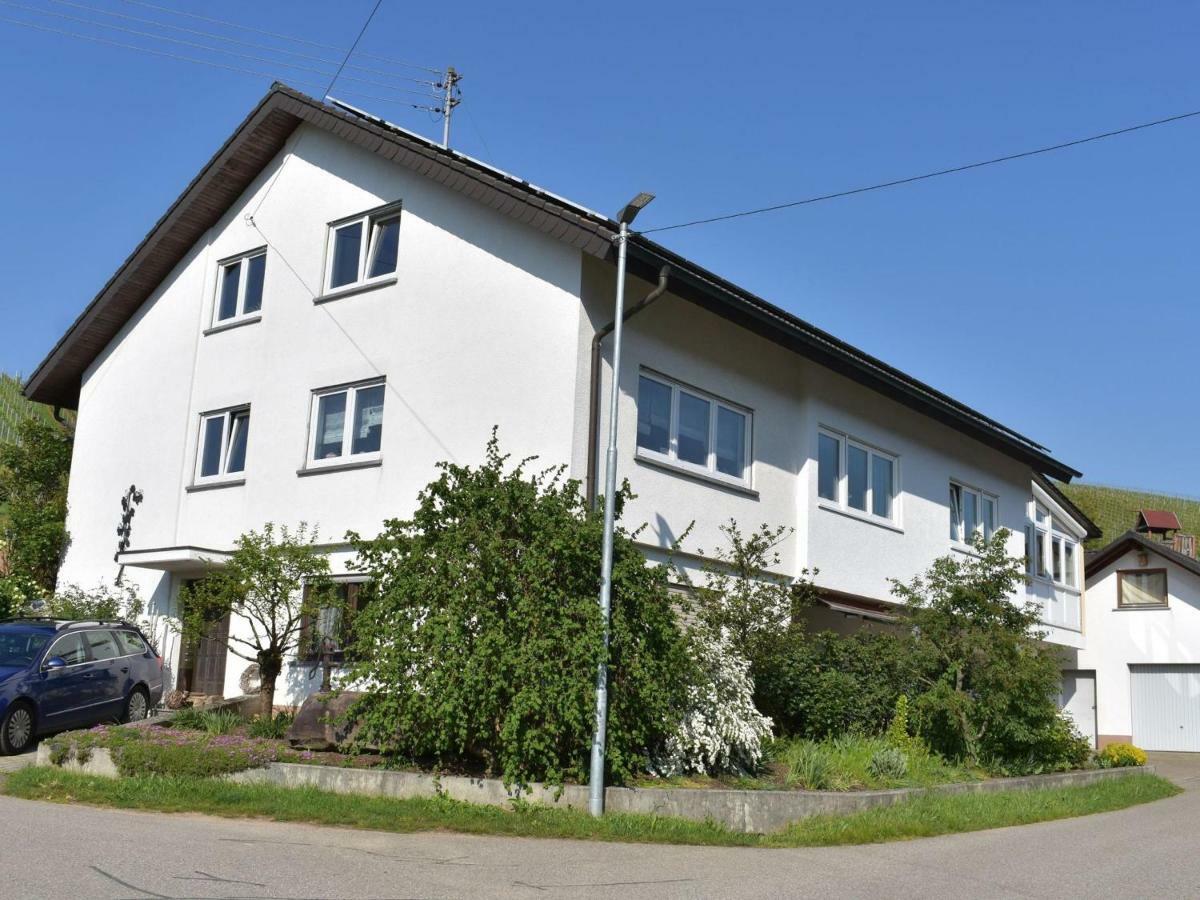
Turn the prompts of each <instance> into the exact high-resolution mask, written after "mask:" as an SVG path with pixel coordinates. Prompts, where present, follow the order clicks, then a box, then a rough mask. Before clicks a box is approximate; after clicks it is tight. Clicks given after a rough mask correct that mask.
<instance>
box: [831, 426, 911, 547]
mask: <svg viewBox="0 0 1200 900" xmlns="http://www.w3.org/2000/svg"><path fill="white" fill-rule="evenodd" d="M821 435H825V437H827V438H832V439H833V440H835V441H837V444H838V484H837V500H830V499H828V498H827V497H822V496H821V494H820V485H821V472H820V466H821V438H820V436H821ZM851 446H853V447H857V448H858V449H859V450H863V451H865V452H866V454H867V493H866V506H867V508H866V509H865V510H862V509H859V508H858V507H856V506H851V505H850V502H849V501H850V471H849V468H848V463H849V448H850V447H851ZM874 457H880V458H882V459H886V460H888V461H889V462H891V464H892V515H891V517H890V518H889V517H887V516H880V515H876V514H875V510H874V507H875V460H874ZM813 459H814V460H815V462H816V465H817V480H816V489H815V490H814V495H815V496H816V498H817V504H818V505H819V506H822V507H825V508H826V509H836V510H837V511H838V512H844V513H846V514H848V515H851V516H855V517H857V518H862V519H867V520H868V521H871V522H881V523H886V524H888V525H892V526H895V527H900V522H901V519H900V498H901V496H902V495H903V493H904V492H903V489H902V488H901V484H900V455H899V454H897V453H892V452H891V451H888V450H884V449H882V448H881V447H876V446H875V445H874V444H869V443H867V442H866V441H863V440H860V439H859V438H856V437H853V436H851V435H849V434H847V433H846V432H844V431H837V430H835V429H833V428H829V427H827V426H824V425H821V426H819V427H818V428H817V439H816V452H815V453H814V454H813Z"/></svg>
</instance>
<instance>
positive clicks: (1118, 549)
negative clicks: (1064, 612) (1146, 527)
mask: <svg viewBox="0 0 1200 900" xmlns="http://www.w3.org/2000/svg"><path fill="white" fill-rule="evenodd" d="M1130 550H1144V551H1146V552H1147V553H1154V554H1157V555H1158V556H1159V557H1161V558H1162V559H1164V560H1166V561H1167V562H1171V563H1174V564H1175V565H1177V566H1179V567H1180V568H1181V569H1186V570H1187V571H1188V572H1191V573H1192V574H1193V575H1198V576H1200V560H1195V559H1192V558H1191V557H1190V556H1187V555H1185V554H1183V553H1180V552H1179V551H1177V550H1175V549H1174V548H1172V547H1168V546H1167V545H1166V544H1164V543H1162V542H1161V541H1154V540H1151V539H1150V538H1148V537H1146V536H1145V535H1143V534H1138V533H1137V532H1136V531H1127V532H1125V533H1124V534H1123V535H1121V536H1120V537H1119V538H1117V539H1116V540H1115V541H1113V542H1112V543H1111V544H1108V545H1107V546H1106V547H1103V548H1101V549H1100V550H1097V551H1096V552H1095V553H1093V554H1091V555H1090V556H1088V557H1087V560H1086V562H1085V563H1084V567H1083V577H1084V580H1085V581H1086V580H1087V579H1088V578H1091V577H1093V576H1094V575H1098V574H1099V573H1100V572H1102V571H1103V570H1104V569H1106V568H1108V567H1109V566H1110V565H1112V564H1113V563H1114V562H1116V561H1117V560H1119V559H1120V558H1121V557H1122V556H1124V555H1125V554H1126V553H1128V552H1129V551H1130Z"/></svg>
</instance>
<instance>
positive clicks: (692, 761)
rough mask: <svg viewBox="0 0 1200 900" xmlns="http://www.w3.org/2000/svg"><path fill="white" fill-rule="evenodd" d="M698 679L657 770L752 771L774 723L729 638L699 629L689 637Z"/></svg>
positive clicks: (684, 772)
mask: <svg viewBox="0 0 1200 900" xmlns="http://www.w3.org/2000/svg"><path fill="white" fill-rule="evenodd" d="M690 638H691V640H690V645H691V646H690V650H691V654H692V657H693V660H694V661H695V663H696V670H697V679H696V682H695V683H693V684H692V685H691V686H690V687H689V688H688V704H687V709H686V711H685V713H684V716H683V718H682V720H681V721H680V723H679V725H678V726H677V728H676V729H675V732H674V733H673V734H672V735H671V736H670V737H669V738H668V739H667V742H666V745H665V747H664V748H663V751H662V753H661V754H660V755H659V756H658V758H657V759H655V760H654V764H653V770H654V772H655V773H656V774H658V775H660V776H663V777H670V776H673V775H692V774H707V775H719V774H724V773H738V774H740V773H749V772H753V771H754V770H755V769H756V768H758V764H759V762H760V761H761V760H762V753H763V751H762V744H763V741H764V740H766V739H768V738H770V737H771V720H770V719H769V718H768V717H766V716H764V715H762V714H761V713H759V711H758V710H757V709H756V708H755V706H754V681H753V679H752V678H751V677H750V663H749V662H748V661H747V660H746V659H744V658H743V657H741V656H739V655H738V654H737V652H736V651H735V650H734V649H733V647H732V645H731V642H730V640H729V635H728V633H727V632H725V631H724V630H722V631H720V632H714V631H710V630H708V629H704V628H700V629H697V630H696V631H694V632H692V633H691V635H690Z"/></svg>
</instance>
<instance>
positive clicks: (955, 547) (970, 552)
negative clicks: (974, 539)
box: [950, 541, 983, 559]
mask: <svg viewBox="0 0 1200 900" xmlns="http://www.w3.org/2000/svg"><path fill="white" fill-rule="evenodd" d="M950 549H951V550H952V551H954V552H955V553H961V554H962V555H963V556H969V557H971V558H972V559H983V554H982V553H980V552H979V551H978V550H976V549H975V548H974V547H969V546H967V545H966V544H960V543H958V542H957V541H955V542H953V543H951V544H950Z"/></svg>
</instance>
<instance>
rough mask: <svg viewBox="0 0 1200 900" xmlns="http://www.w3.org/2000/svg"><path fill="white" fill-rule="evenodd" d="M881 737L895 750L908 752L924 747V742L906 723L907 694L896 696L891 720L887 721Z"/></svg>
mask: <svg viewBox="0 0 1200 900" xmlns="http://www.w3.org/2000/svg"><path fill="white" fill-rule="evenodd" d="M883 738H884V740H885V741H887V743H888V745H889V746H891V747H895V748H896V749H897V750H901V751H904V752H908V751H910V750H914V749H917V748H921V749H924V747H925V744H924V742H923V741H922V740H921V739H920V738H918V737H915V736H914V735H913V733H912V730H911V728H910V727H909V724H908V695H907V694H901V695H900V696H899V697H897V698H896V706H895V709H893V710H892V721H890V722H889V723H888V727H887V731H886V732H884V735H883Z"/></svg>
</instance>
